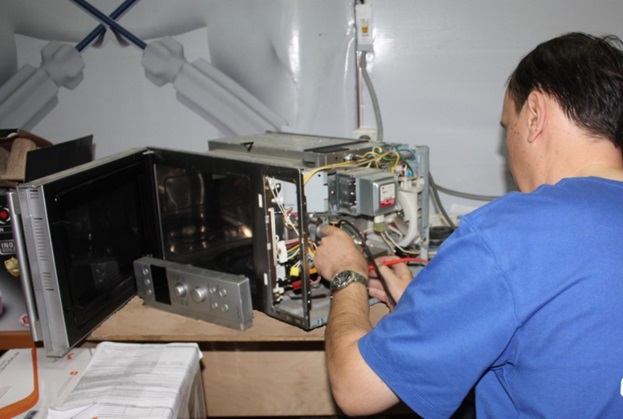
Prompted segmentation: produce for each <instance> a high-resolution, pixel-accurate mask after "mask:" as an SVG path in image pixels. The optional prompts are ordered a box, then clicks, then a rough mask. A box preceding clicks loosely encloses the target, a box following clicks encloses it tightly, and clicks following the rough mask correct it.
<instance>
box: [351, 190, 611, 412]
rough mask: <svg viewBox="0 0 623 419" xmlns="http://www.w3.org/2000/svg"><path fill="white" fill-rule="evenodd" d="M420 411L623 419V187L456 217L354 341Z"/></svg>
mask: <svg viewBox="0 0 623 419" xmlns="http://www.w3.org/2000/svg"><path fill="white" fill-rule="evenodd" d="M359 350H360V351H361V354H362V355H363V357H364V359H365V360H366V362H367V363H368V364H369V365H370V367H371V368H372V369H373V370H374V371H375V372H376V373H377V374H378V375H379V376H380V377H381V378H382V379H383V381H384V382H385V383H386V384H387V385H388V386H389V387H390V388H391V389H392V390H393V391H394V392H395V393H396V394H397V395H398V397H400V398H401V399H402V400H403V401H404V402H405V403H406V404H407V405H409V406H410V407H411V408H412V409H413V410H415V411H416V412H417V413H418V414H420V415H422V416H424V417H427V418H429V417H448V416H450V415H452V413H453V412H454V411H455V409H456V408H457V407H458V406H459V405H460V403H461V401H462V400H463V398H464V397H465V396H466V394H467V393H468V392H469V390H470V389H471V388H472V387H473V386H474V385H476V411H477V416H478V418H479V419H480V418H485V417H492V418H502V417H503V418H508V417H546V418H550V417H574V418H575V417H577V418H592V417H596V418H611V417H617V418H621V417H623V182H616V181H609V180H604V179H600V178H573V179H565V180H562V181H560V182H559V183H558V184H556V185H553V186H542V187H540V188H538V189H537V190H536V191H534V192H532V193H529V194H525V193H518V192H515V193H510V194H508V195H506V196H504V197H502V198H500V199H498V200H496V201H493V202H491V203H489V204H488V205H485V206H483V207H482V208H480V209H478V210H476V211H474V212H472V213H471V214H469V215H468V216H466V217H464V218H463V220H462V222H461V226H460V227H459V228H458V229H457V230H456V231H455V232H454V234H452V236H450V237H449V238H448V239H447V240H446V241H445V242H444V244H443V245H442V246H441V248H440V249H439V251H438V253H437V255H436V256H435V257H434V258H433V260H432V261H431V262H430V263H429V264H428V265H427V266H426V268H425V269H423V270H422V272H421V273H420V274H419V275H418V276H417V277H416V278H415V279H414V280H413V281H412V282H411V284H410V285H409V287H407V290H406V291H405V293H404V294H403V296H402V298H401V299H400V301H399V303H398V305H397V307H396V309H395V310H394V312H392V313H391V314H389V315H387V316H385V317H384V318H383V319H382V320H381V322H380V323H379V325H378V326H377V327H376V328H374V329H373V330H372V331H371V332H370V333H369V334H367V335H366V336H364V337H363V338H362V339H361V340H360V341H359Z"/></svg>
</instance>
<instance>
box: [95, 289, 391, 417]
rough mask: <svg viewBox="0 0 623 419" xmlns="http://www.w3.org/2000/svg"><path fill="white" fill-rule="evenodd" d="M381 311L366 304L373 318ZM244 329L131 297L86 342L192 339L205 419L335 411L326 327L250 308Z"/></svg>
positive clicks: (298, 414)
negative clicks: (304, 326) (249, 320)
mask: <svg viewBox="0 0 623 419" xmlns="http://www.w3.org/2000/svg"><path fill="white" fill-rule="evenodd" d="M386 313H387V309H386V308H385V306H383V305H382V304H376V305H375V306H373V307H372V309H371V317H372V320H373V323H376V321H378V319H380V318H381V317H382V316H383V315H385V314H386ZM253 314H254V316H253V326H252V327H250V328H249V329H247V330H245V331H238V330H233V329H229V328H226V327H223V326H219V325H216V324H212V323H208V322H205V321H201V320H194V319H191V318H188V317H184V316H180V315H177V314H173V313H169V312H166V311H163V310H159V309H156V308H152V307H148V306H144V305H143V302H142V300H141V299H140V298H139V297H134V298H133V299H132V300H130V301H129V302H128V304H127V305H125V306H124V307H123V308H122V309H120V310H119V311H118V312H117V313H115V314H113V315H112V316H111V317H110V318H109V319H108V320H107V321H106V322H104V323H103V324H102V325H101V326H100V327H99V328H97V329H96V330H95V331H93V333H92V334H91V335H90V336H89V337H88V339H87V343H94V342H99V341H105V340H107V341H123V342H197V343H198V344H199V346H200V348H201V350H202V352H203V359H202V367H203V368H202V377H203V385H204V389H205V395H206V407H207V412H208V416H316V415H317V416H327V415H329V416H330V415H336V414H339V411H338V409H337V408H336V406H335V404H334V403H333V399H332V397H331V392H330V389H329V383H328V378H327V373H326V364H325V357H324V332H325V328H324V327H321V328H318V329H315V330H312V331H309V332H306V331H304V330H302V329H300V328H298V327H295V326H292V325H289V324H286V323H284V322H282V321H279V320H276V319H273V318H271V317H268V316H267V315H265V314H264V313H261V312H258V311H254V313H253Z"/></svg>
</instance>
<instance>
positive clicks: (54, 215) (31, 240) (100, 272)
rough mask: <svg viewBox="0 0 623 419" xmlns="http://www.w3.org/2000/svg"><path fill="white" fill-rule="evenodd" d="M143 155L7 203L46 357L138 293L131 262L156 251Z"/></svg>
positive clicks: (67, 177) (80, 172)
mask: <svg viewBox="0 0 623 419" xmlns="http://www.w3.org/2000/svg"><path fill="white" fill-rule="evenodd" d="M147 154H149V153H148V151H147V150H145V149H140V150H131V151H128V152H125V153H121V154H117V155H114V156H111V157H110V158H104V159H100V160H96V161H93V162H90V163H86V164H83V165H80V166H77V167H75V168H72V169H68V170H65V171H62V172H58V173H56V174H53V175H50V176H46V177H43V178H40V179H36V180H33V181H31V182H28V183H24V184H21V185H18V187H17V191H16V192H15V193H13V196H12V197H11V201H12V206H14V207H16V208H15V209H14V210H13V214H14V215H15V220H14V221H13V225H14V226H15V228H14V231H15V234H16V245H17V248H18V253H19V254H20V259H21V260H20V265H22V267H23V272H22V282H23V284H22V285H23V288H24V289H27V290H28V291H27V292H25V294H26V297H27V300H28V297H29V295H31V296H32V297H34V301H28V302H27V303H28V305H29V316H30V321H31V329H32V330H33V332H35V331H36V332H38V333H40V334H41V335H40V336H35V333H33V335H34V336H33V338H34V339H35V340H43V343H44V348H45V350H46V353H47V354H48V355H49V356H57V357H60V356H63V355H64V354H65V353H67V352H68V351H69V349H70V348H72V347H73V346H75V345H76V344H78V343H79V342H80V341H81V340H82V339H84V338H85V337H86V336H87V335H88V334H89V333H90V332H91V331H92V330H93V329H94V328H95V327H97V326H98V325H99V324H100V323H101V322H102V321H104V320H105V319H106V318H107V317H108V316H110V315H111V314H112V313H114V312H115V311H116V310H117V309H119V308H120V307H121V306H122V305H123V304H124V303H125V302H127V301H128V300H129V299H130V298H131V297H132V296H133V295H135V293H136V283H135V279H134V275H133V261H134V260H135V259H137V258H139V257H141V256H142V255H145V254H152V255H158V253H159V250H158V246H157V243H158V242H159V240H158V237H157V231H158V229H157V228H155V227H156V225H157V224H156V223H157V221H156V220H157V217H156V214H155V202H154V196H155V193H154V190H153V186H152V185H153V182H152V181H151V178H152V176H151V173H150V164H149V162H148V159H146V155H147ZM16 198H17V200H16ZM18 236H19V237H18ZM20 243H21V244H20ZM20 247H22V248H23V249H20Z"/></svg>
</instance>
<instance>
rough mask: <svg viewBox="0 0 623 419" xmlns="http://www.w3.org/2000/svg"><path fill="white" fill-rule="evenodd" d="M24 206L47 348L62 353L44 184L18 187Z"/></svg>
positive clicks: (65, 343)
mask: <svg viewBox="0 0 623 419" xmlns="http://www.w3.org/2000/svg"><path fill="white" fill-rule="evenodd" d="M18 196H19V201H20V206H21V208H22V225H23V229H24V241H25V242H26V248H27V249H29V250H28V262H29V267H30V273H31V277H32V278H37V280H33V281H32V287H33V291H34V294H35V301H36V304H37V310H38V312H39V317H40V318H41V320H42V321H41V332H42V334H43V342H44V347H45V349H46V351H47V352H48V353H49V354H50V355H51V356H62V355H63V352H64V351H65V349H67V348H69V346H70V344H69V338H68V334H67V329H66V328H65V318H64V313H63V309H62V307H63V304H62V299H61V294H60V290H59V288H58V276H57V271H56V267H55V263H54V256H53V254H52V239H51V234H50V229H49V227H48V225H47V223H46V220H47V214H46V206H45V196H44V191H43V187H42V186H33V187H31V186H18Z"/></svg>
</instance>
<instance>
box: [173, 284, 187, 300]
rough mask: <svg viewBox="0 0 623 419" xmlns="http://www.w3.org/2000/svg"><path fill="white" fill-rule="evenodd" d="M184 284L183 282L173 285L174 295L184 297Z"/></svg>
mask: <svg viewBox="0 0 623 419" xmlns="http://www.w3.org/2000/svg"><path fill="white" fill-rule="evenodd" d="M186 291H187V289H186V285H184V284H176V285H175V295H176V296H177V297H179V298H183V297H186Z"/></svg>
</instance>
